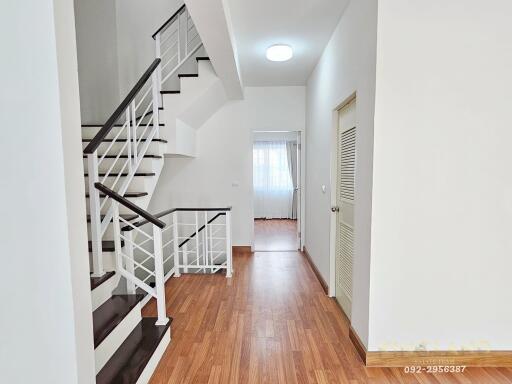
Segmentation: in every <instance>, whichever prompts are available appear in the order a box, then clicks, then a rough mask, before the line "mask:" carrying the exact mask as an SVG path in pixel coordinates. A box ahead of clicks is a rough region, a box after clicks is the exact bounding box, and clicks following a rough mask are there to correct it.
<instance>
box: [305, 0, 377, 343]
mask: <svg viewBox="0 0 512 384" xmlns="http://www.w3.org/2000/svg"><path fill="white" fill-rule="evenodd" d="M376 23H377V1H376V0H358V1H351V2H350V4H349V5H348V7H347V9H346V10H345V12H344V14H343V15H342V17H341V19H340V22H339V24H338V26H337V27H336V29H335V31H334V33H333V35H332V37H331V39H330V41H329V43H328V44H327V47H326V48H325V51H324V53H323V55H322V57H321V58H320V61H319V62H318V64H317V66H316V67H315V69H314V71H313V73H312V74H311V76H310V78H309V80H308V82H307V115H306V127H307V128H306V144H307V145H306V238H305V240H306V248H307V250H308V252H309V253H310V255H311V257H312V259H313V261H314V263H315V264H316V266H317V267H318V269H319V270H320V273H321V274H322V276H323V278H324V279H325V281H326V282H328V284H330V272H332V269H331V268H330V266H329V244H330V243H329V232H330V220H331V213H330V205H331V196H330V190H331V183H330V177H331V176H330V161H331V158H330V156H331V150H332V148H333V146H335V145H336V142H335V140H334V139H333V136H332V130H333V120H334V119H335V116H333V111H334V110H335V109H336V108H337V107H338V106H339V105H340V104H341V103H342V102H343V101H345V100H346V99H347V98H348V97H350V96H351V95H352V94H353V93H354V92H357V140H356V142H357V144H356V146H357V147H356V150H357V168H356V201H355V204H356V212H355V232H356V240H355V256H354V276H353V277H354V279H353V281H354V286H353V298H352V325H353V327H354V328H355V330H356V332H357V333H358V335H359V337H360V338H361V340H362V341H363V343H364V344H365V345H366V344H367V341H368V317H369V314H368V312H369V287H368V286H369V273H370V264H369V263H370V226H371V189H372V183H371V178H372V143H373V113H374V94H375V60H376V59H375V55H376V40H377V38H376ZM322 185H325V186H326V193H323V192H322V190H321V187H322Z"/></svg>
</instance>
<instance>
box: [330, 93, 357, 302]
mask: <svg viewBox="0 0 512 384" xmlns="http://www.w3.org/2000/svg"><path fill="white" fill-rule="evenodd" d="M356 98H357V94H356V92H354V93H352V94H351V95H350V96H349V97H347V98H345V99H344V100H343V101H342V102H340V103H339V104H338V105H337V106H336V107H335V108H334V109H333V111H332V128H331V207H334V206H336V204H337V186H338V172H337V170H338V129H339V113H340V110H341V109H343V108H344V107H345V106H346V105H347V104H349V103H350V102H351V101H353V100H354V99H356ZM356 118H357V117H356ZM330 215H331V216H330V230H329V293H328V294H329V297H336V226H337V223H336V213H334V212H331V213H330Z"/></svg>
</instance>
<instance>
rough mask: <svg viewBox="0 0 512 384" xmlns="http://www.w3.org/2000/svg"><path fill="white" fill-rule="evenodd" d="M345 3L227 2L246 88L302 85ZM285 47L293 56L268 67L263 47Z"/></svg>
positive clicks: (334, 0)
mask: <svg viewBox="0 0 512 384" xmlns="http://www.w3.org/2000/svg"><path fill="white" fill-rule="evenodd" d="M348 2H349V0H228V3H229V12H230V16H231V21H232V24H233V32H234V37H235V40H236V50H237V53H238V58H239V63H240V69H241V72H242V81H243V84H244V85H246V86H283V85H305V84H306V80H307V78H308V76H309V74H310V73H311V71H312V70H313V68H314V66H315V64H316V63H317V61H318V59H319V58H320V55H321V54H322V52H323V50H324V48H325V45H326V44H327V42H328V41H329V38H330V36H331V34H332V32H333V30H334V28H335V27H336V25H337V23H338V21H339V19H340V17H341V14H342V13H343V10H344V9H345V7H346V5H347V4H348ZM273 44H288V45H290V46H291V47H292V48H293V54H294V57H293V58H292V59H291V60H289V61H287V62H271V61H268V60H267V59H266V57H265V51H266V49H267V47H269V46H271V45H273Z"/></svg>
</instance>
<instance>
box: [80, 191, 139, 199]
mask: <svg viewBox="0 0 512 384" xmlns="http://www.w3.org/2000/svg"><path fill="white" fill-rule="evenodd" d="M147 195H148V193H147V192H126V193H125V194H124V197H126V198H130V197H143V196H147ZM105 196H106V195H104V194H103V193H100V197H105ZM85 197H86V198H89V194H88V193H86V194H85Z"/></svg>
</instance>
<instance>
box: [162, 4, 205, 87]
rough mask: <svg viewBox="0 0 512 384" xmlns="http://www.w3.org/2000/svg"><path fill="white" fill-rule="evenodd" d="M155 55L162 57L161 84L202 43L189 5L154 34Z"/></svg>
mask: <svg viewBox="0 0 512 384" xmlns="http://www.w3.org/2000/svg"><path fill="white" fill-rule="evenodd" d="M153 38H154V39H155V55H156V57H157V58H159V59H162V65H161V66H160V67H159V69H158V78H159V80H160V84H165V82H166V81H167V80H169V79H170V78H171V77H172V76H173V75H174V74H175V73H176V71H177V70H178V68H179V67H180V66H181V65H182V64H183V63H184V62H186V61H187V60H188V59H189V58H190V57H191V56H192V55H193V54H194V53H195V52H196V51H197V50H198V49H199V48H200V47H201V46H202V45H203V43H202V41H201V38H200V36H199V33H198V32H197V29H196V26H195V25H194V22H193V20H192V18H191V17H190V14H189V13H188V10H187V7H185V6H182V7H181V8H180V9H179V10H178V11H177V12H176V13H175V14H174V15H173V16H172V17H171V18H170V19H169V20H168V21H167V22H166V23H165V24H164V25H162V27H160V29H159V30H158V31H157V32H156V33H155V34H154V35H153Z"/></svg>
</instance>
